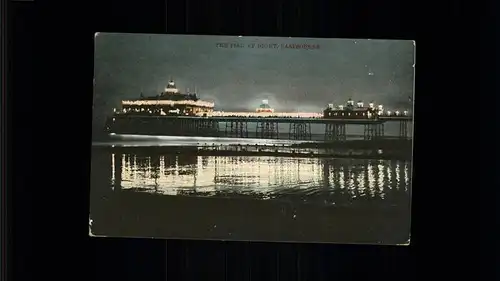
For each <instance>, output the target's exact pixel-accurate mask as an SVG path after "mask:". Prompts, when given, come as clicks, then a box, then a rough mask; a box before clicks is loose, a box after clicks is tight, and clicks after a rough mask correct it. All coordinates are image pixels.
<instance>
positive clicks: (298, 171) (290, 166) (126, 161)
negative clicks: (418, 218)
mask: <svg viewBox="0 0 500 281" xmlns="http://www.w3.org/2000/svg"><path fill="white" fill-rule="evenodd" d="M110 157H111V158H112V159H111V165H112V174H111V178H110V179H111V184H112V186H113V187H114V188H115V189H128V190H135V191H137V192H150V193H157V194H164V195H185V196H218V197H245V196H247V197H252V198H260V199H284V200H290V201H294V202H301V203H313V204H324V205H353V204H356V205H358V204H361V205H363V204H370V205H371V204H377V205H384V206H392V205H401V204H407V203H408V202H409V201H408V200H409V190H410V183H411V181H410V174H411V173H410V167H411V164H410V162H409V161H386V160H354V159H321V158H291V157H248V156H236V157H235V156H196V155H185V154H180V155H156V156H150V155H133V154H113V155H110Z"/></svg>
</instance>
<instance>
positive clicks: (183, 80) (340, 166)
mask: <svg viewBox="0 0 500 281" xmlns="http://www.w3.org/2000/svg"><path fill="white" fill-rule="evenodd" d="M414 73H415V42H414V41H409V40H368V39H315V38H279V37H245V36H194V35H189V36H188V35H152V34H115V33H98V34H96V37H95V76H94V93H93V94H94V104H93V140H92V168H91V202H90V214H89V217H90V218H89V222H90V225H89V232H90V233H89V234H90V235H91V236H98V237H99V236H101V237H102V236H105V237H137V238H140V237H147V238H180V239H217V240H219V239H220V240H246V241H289V242H293V241H297V242H319V243H341V244H353V243H358V244H359V243H363V244H391V245H408V244H409V243H410V220H411V215H410V213H411V190H412V154H413V108H414V106H413V100H414Z"/></svg>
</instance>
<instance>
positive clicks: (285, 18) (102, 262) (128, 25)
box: [7, 0, 498, 281]
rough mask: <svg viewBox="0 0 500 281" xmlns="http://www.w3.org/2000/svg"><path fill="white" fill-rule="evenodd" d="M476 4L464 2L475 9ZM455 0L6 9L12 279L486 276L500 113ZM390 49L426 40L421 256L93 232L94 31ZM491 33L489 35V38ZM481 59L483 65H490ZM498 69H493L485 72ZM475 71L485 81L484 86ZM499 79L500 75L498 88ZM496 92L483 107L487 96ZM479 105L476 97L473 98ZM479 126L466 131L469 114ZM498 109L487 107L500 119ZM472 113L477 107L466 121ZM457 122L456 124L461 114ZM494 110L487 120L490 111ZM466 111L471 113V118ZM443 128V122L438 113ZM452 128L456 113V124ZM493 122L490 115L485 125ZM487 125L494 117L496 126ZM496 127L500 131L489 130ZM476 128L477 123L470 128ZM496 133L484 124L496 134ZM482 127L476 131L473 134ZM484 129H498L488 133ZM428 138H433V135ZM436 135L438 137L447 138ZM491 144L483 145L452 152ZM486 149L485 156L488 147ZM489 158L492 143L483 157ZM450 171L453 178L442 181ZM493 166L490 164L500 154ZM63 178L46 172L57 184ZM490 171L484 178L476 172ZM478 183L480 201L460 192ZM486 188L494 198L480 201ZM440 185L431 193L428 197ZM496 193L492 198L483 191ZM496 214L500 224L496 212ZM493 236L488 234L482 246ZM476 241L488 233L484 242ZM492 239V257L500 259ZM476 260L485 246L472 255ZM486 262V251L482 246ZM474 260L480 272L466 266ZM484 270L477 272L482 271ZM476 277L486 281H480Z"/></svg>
mask: <svg viewBox="0 0 500 281" xmlns="http://www.w3.org/2000/svg"><path fill="white" fill-rule="evenodd" d="M464 3H465V2H464ZM464 3H462V2H460V1H432V2H430V3H425V2H417V1H414V2H406V1H364V2H360V1H348V0H342V1H339V0H332V1H322V2H319V1H303V2H298V1H285V0H275V1H269V2H256V1H253V2H251V1H226V2H222V1H189V2H187V1H180V0H178V1H177V0H176V1H167V4H166V3H165V1H163V0H155V1H149V2H145V1H144V2H138V1H137V2H132V1H96V2H92V1H79V2H75V1H64V3H63V4H59V3H58V4H57V5H56V4H52V5H49V4H47V3H42V2H41V1H36V0H35V1H33V2H12V3H9V5H10V6H9V8H10V11H9V28H10V29H9V30H10V32H11V33H10V38H11V40H10V42H9V58H10V72H9V73H8V74H9V79H11V80H10V81H12V82H11V84H9V104H8V109H7V110H8V111H9V113H10V114H11V116H12V118H11V119H10V121H11V122H12V126H11V127H10V130H9V144H10V147H11V151H12V153H11V154H10V158H9V161H10V162H12V167H13V170H14V171H15V172H14V173H13V175H11V177H10V181H9V183H10V185H9V188H11V191H13V197H14V198H13V200H14V204H13V210H12V213H11V214H13V219H14V220H13V224H12V226H13V232H11V233H10V234H11V238H12V237H13V240H12V241H11V242H13V243H14V246H13V247H12V248H10V249H11V250H12V252H11V253H10V254H11V255H10V256H9V257H8V259H9V260H10V261H13V263H10V265H11V266H13V267H11V268H10V269H13V270H11V271H10V273H11V274H14V275H11V277H12V276H14V278H15V279H16V280H18V279H19V280H40V279H42V278H47V279H51V280H55V279H63V280H72V279H82V280H210V279H211V280H238V281H239V280H287V281H292V280H311V281H315V280H353V279H361V278H365V279H370V280H374V279H380V280H388V279H391V280H425V279H429V278H441V279H446V280H452V279H456V278H464V279H465V278H467V279H474V280H479V279H481V278H482V277H483V275H484V278H485V279H486V278H487V279H488V280H494V279H495V277H494V276H493V275H487V273H486V269H491V265H493V264H494V263H495V261H496V260H495V258H494V257H493V258H491V257H490V258H487V257H485V258H482V257H481V258H480V256H479V254H480V253H479V252H477V249H478V248H479V247H478V246H479V244H480V241H486V236H487V235H491V234H492V233H495V230H494V229H493V230H488V231H486V229H484V228H482V227H481V228H479V226H478V225H479V223H484V222H488V223H489V224H490V225H491V223H492V220H490V219H489V218H488V219H487V218H486V215H480V214H478V211H479V210H483V209H487V208H488V209H491V207H489V206H492V205H491V204H488V203H481V205H480V206H476V205H477V204H478V203H479V201H480V200H481V199H483V198H485V197H489V198H494V196H492V195H494V194H495V193H496V192H498V191H497V190H498V189H496V188H494V187H498V180H495V181H494V182H493V183H489V182H488V180H489V179H491V178H492V177H490V175H494V172H495V170H496V163H495V160H494V155H496V154H495V152H494V150H493V149H495V146H493V144H495V142H493V141H492V139H494V138H496V133H497V130H496V128H497V126H498V125H497V124H498V123H496V122H493V120H496V119H495V118H498V117H496V116H495V115H494V113H495V110H494V105H492V104H493V103H494V102H496V100H497V98H496V93H495V90H496V87H495V86H494V85H492V84H487V81H486V80H485V79H487V78H494V77H495V75H496V74H495V67H494V65H495V63H496V56H495V55H494V52H493V51H494V50H495V48H494V45H495V38H494V37H493V40H492V39H491V38H492V37H491V36H493V35H489V37H488V38H490V39H487V40H482V39H483V38H484V36H486V34H485V33H486V32H487V30H491V29H492V28H494V27H495V26H494V25H495V24H494V23H488V24H487V26H486V27H483V28H476V27H474V26H475V24H476V23H483V22H486V19H487V17H488V16H489V15H490V14H492V11H494V8H493V7H490V6H487V5H486V4H487V3H485V6H484V7H483V9H482V12H481V13H475V15H473V16H469V15H467V16H465V14H464V12H465V10H472V8H471V7H466V6H465V4H464ZM97 31H99V32H139V33H176V34H183V33H189V34H217V35H254V36H300V37H326V38H333V37H336V38H338V37H343V38H395V39H414V40H416V41H417V58H416V60H417V62H416V71H417V72H416V81H417V82H416V96H417V99H416V113H415V114H416V120H417V121H416V122H417V123H416V124H417V125H416V127H415V130H416V138H415V149H416V151H417V152H418V153H416V155H415V159H414V167H415V171H414V175H413V177H414V188H413V190H414V191H413V198H414V200H413V206H414V207H413V212H414V213H413V219H412V228H413V229H412V245H411V246H409V247H389V246H357V245H317V244H290V243H286V244H285V243H249V242H220V241H175V240H169V241H167V242H165V241H164V240H154V239H149V240H148V239H134V240H132V239H119V238H113V239H104V238H92V239H90V238H89V237H88V226H87V223H88V200H89V171H90V167H89V165H90V161H89V157H90V139H91V136H90V134H91V114H92V108H91V104H92V95H90V94H89V93H91V92H92V76H93V39H94V33H95V32H97ZM481 37H482V38H481ZM483 56H486V59H485V60H481V65H480V64H479V60H480V58H482V57H483ZM489 68H491V70H489ZM478 74H479V79H478V78H476V77H477V75H478ZM490 80H491V79H490ZM484 94H489V95H488V97H483V95H484ZM476 99H477V101H476ZM469 106H470V107H474V109H471V110H472V113H471V115H472V116H473V117H475V118H482V119H481V120H480V121H479V122H477V121H476V122H475V123H474V122H472V121H470V120H469V121H464V119H463V116H464V114H469V113H467V112H469V111H468V109H467V108H468V107H469ZM488 108H492V110H489V109H488ZM466 109H467V110H466ZM452 111H456V112H458V113H457V114H459V115H458V117H457V116H455V115H453V116H454V117H453V118H451V117H448V116H450V115H446V114H451V113H450V112H452ZM488 114H489V115H488ZM467 116H469V115H467ZM441 117H442V118H441ZM445 117H446V118H445ZM486 117H491V118H488V119H487V118H486ZM490 121H491V122H490ZM488 122H490V123H492V125H490V123H488ZM471 124H472V125H473V126H471ZM487 126H489V127H487ZM471 127H472V129H471ZM480 131H483V132H487V135H486V136H488V138H486V137H484V135H481V137H480ZM431 136H433V137H431ZM436 136H438V137H436ZM477 142H480V144H481V145H482V146H481V149H480V148H479V147H478V146H473V148H474V149H473V150H470V151H469V150H468V151H467V152H460V153H457V149H458V148H461V146H462V147H463V146H464V145H469V147H470V146H472V144H474V145H476V143H477ZM490 143H491V145H490V146H487V145H488V144H490ZM482 148H488V149H489V150H488V151H487V152H483V149H482ZM433 157H442V158H446V159H449V160H450V163H455V164H456V167H454V168H453V169H452V168H450V173H456V174H463V175H464V177H463V178H460V181H458V180H457V182H452V181H447V179H441V178H438V177H436V176H435V174H434V173H433V172H434V171H435V170H436V169H442V168H441V167H436V166H435V165H434V164H433V162H432V159H433ZM492 158H493V159H492ZM54 169H55V170H56V174H57V175H58V176H59V178H58V179H57V180H56V179H53V177H52V176H51V177H47V179H49V180H50V181H49V180H47V179H44V176H45V177H46V175H48V174H49V173H51V174H50V175H53V174H54ZM476 170H479V171H476ZM471 185H473V186H477V194H464V193H462V192H460V190H465V189H462V188H463V186H471ZM481 187H484V190H485V191H483V190H481V192H480V191H479V189H480V188H481ZM429 190H432V194H433V196H432V197H430V196H426V194H427V193H428V191H429ZM485 192H486V193H485ZM487 213H490V214H491V213H495V211H494V210H493V211H492V210H488V211H487ZM481 234H482V235H481ZM478 235H479V237H478ZM493 237H494V239H493V243H492V244H491V243H490V244H488V246H487V248H490V249H495V242H496V241H497V239H495V237H498V236H496V233H495V234H493ZM473 250H475V251H473ZM481 253H483V248H481ZM471 260H472V261H471ZM478 265H480V266H481V270H479V269H476V268H477V266H478ZM480 276H481V277H480Z"/></svg>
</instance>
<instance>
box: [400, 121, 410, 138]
mask: <svg viewBox="0 0 500 281" xmlns="http://www.w3.org/2000/svg"><path fill="white" fill-rule="evenodd" d="M408 123H409V122H408V120H401V121H399V138H401V139H405V140H406V139H408V138H409V134H408Z"/></svg>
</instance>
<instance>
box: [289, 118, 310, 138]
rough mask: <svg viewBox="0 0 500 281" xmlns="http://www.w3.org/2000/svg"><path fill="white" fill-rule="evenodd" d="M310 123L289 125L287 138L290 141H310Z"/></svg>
mask: <svg viewBox="0 0 500 281" xmlns="http://www.w3.org/2000/svg"><path fill="white" fill-rule="evenodd" d="M311 137H312V134H311V123H302V122H300V123H290V127H289V129H288V138H289V139H291V140H310V139H311Z"/></svg>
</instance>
